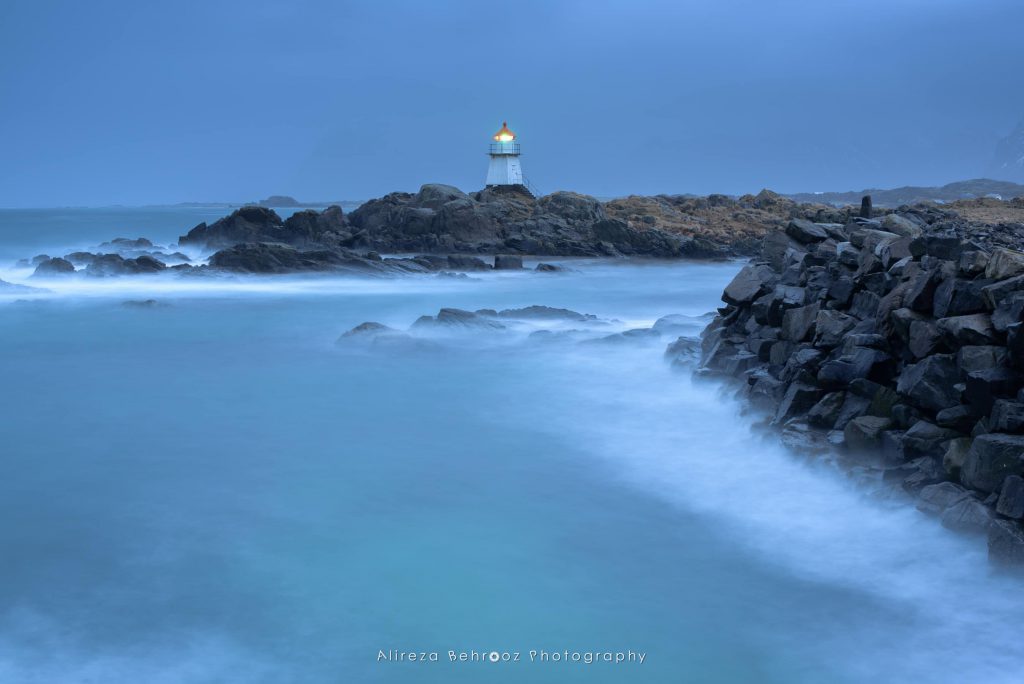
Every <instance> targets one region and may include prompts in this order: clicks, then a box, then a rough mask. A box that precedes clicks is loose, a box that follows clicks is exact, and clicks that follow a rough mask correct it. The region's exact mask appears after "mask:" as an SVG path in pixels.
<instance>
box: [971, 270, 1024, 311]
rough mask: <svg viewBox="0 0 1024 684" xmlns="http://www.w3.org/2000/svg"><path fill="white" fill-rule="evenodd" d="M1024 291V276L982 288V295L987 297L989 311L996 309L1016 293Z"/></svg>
mask: <svg viewBox="0 0 1024 684" xmlns="http://www.w3.org/2000/svg"><path fill="white" fill-rule="evenodd" d="M1021 291H1024V275H1019V276H1017V277H1015V278H1007V279H1006V280H1000V281H999V282H995V283H992V284H991V285H985V286H984V287H982V288H981V294H982V296H984V297H985V303H986V304H987V305H988V308H989V309H996V308H998V307H999V304H1000V303H1001V302H1002V301H1003V300H1004V299H1005V298H1006V297H1008V296H1010V295H1012V294H1013V293H1015V292H1021Z"/></svg>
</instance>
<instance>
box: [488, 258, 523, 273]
mask: <svg viewBox="0 0 1024 684" xmlns="http://www.w3.org/2000/svg"><path fill="white" fill-rule="evenodd" d="M522 267H523V257H521V256H510V255H505V254H499V255H497V256H495V257H494V269H495V270H496V271H511V270H519V269H521V268H522Z"/></svg>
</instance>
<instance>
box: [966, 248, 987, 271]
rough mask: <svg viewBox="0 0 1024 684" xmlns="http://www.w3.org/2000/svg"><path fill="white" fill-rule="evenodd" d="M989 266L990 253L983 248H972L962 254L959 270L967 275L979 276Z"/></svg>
mask: <svg viewBox="0 0 1024 684" xmlns="http://www.w3.org/2000/svg"><path fill="white" fill-rule="evenodd" d="M987 267H988V253H987V252H982V251H981V250H970V251H967V252H964V253H962V254H961V255H960V263H959V270H960V273H961V274H962V275H965V276H971V277H974V276H977V275H980V274H982V273H984V272H985V269H986V268H987Z"/></svg>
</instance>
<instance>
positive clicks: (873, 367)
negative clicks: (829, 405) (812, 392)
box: [818, 347, 892, 389]
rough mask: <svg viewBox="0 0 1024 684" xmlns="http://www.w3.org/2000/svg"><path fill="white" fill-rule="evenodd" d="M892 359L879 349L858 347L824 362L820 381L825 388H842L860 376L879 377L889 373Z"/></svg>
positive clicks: (819, 372)
mask: <svg viewBox="0 0 1024 684" xmlns="http://www.w3.org/2000/svg"><path fill="white" fill-rule="evenodd" d="M891 360H892V359H891V357H890V356H889V355H888V354H886V353H885V352H883V351H880V350H878V349H870V348H867V347H856V348H855V349H854V350H853V351H852V352H851V353H849V354H843V355H842V356H840V357H839V358H838V359H835V360H832V361H828V362H826V363H824V364H822V366H821V370H819V371H818V382H819V383H820V384H821V386H822V387H825V388H830V389H841V388H843V387H846V386H848V385H849V384H850V383H851V382H853V381H854V380H856V379H858V378H879V377H880V376H882V375H886V374H887V369H888V368H889V367H890V366H891Z"/></svg>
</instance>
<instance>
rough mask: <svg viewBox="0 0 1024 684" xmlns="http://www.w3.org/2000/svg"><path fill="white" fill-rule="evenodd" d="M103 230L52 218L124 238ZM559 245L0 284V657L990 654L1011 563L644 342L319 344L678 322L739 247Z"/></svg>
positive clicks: (566, 666) (25, 662) (967, 660)
mask: <svg viewBox="0 0 1024 684" xmlns="http://www.w3.org/2000/svg"><path fill="white" fill-rule="evenodd" d="M3 216H4V215H3V214H0V220H5V219H3ZM182 218H183V219H185V218H186V217H184V216H183V217H182ZM191 218H192V216H191V215H189V216H188V217H187V219H188V220H185V226H184V227H188V225H189V220H191ZM162 220H163V219H162ZM108 224H109V217H104V218H100V217H96V216H91V217H90V216H88V215H87V216H84V217H83V216H79V217H78V227H77V228H76V229H75V230H76V231H77V232H76V233H75V235H76V236H81V240H82V241H83V242H90V241H91V242H93V243H96V242H101V241H103V240H106V239H109V238H110V237H114V236H116V235H121V234H128V235H130V236H135V234H136V233H139V231H130V230H122V229H121V227H120V226H116V225H114V226H110V225H108ZM49 225H50V229H49V230H50V231H51V236H56V237H58V238H59V237H60V235H61V232H60V231H61V230H62V229H61V227H60V226H61V224H60V223H59V221H57V220H55V221H54V222H53V223H51V224H49ZM82 225H84V226H85V228H82V227H81V226H82ZM12 231H13V232H17V231H16V230H15V229H14V228H12V226H11V224H10V223H9V222H8V223H7V224H5V226H3V227H2V228H0V235H2V236H8V235H10V233H11V232H12ZM176 232H177V231H176ZM139 234H143V235H145V234H146V233H144V232H143V233H139ZM151 237H156V238H159V237H160V236H159V235H153V236H151ZM21 239H23V240H25V241H27V242H29V243H32V239H33V238H32V236H27V237H26V236H22V238H21ZM47 239H50V237H47ZM68 242H71V240H70V239H69V240H68ZM12 243H13V238H12ZM32 244H33V245H34V244H36V243H32ZM18 256H22V255H20V254H19V255H18ZM571 265H572V266H573V267H574V268H575V269H576V271H575V272H573V273H569V274H565V275H557V276H546V277H545V276H542V275H538V274H533V273H515V274H489V275H484V276H480V277H477V278H474V279H468V280H456V279H445V278H436V277H429V278H408V279H397V280H355V279H335V278H303V279H298V278H251V279H224V280H214V281H202V280H200V281H195V280H185V281H183V280H175V279H173V278H163V277H154V278H134V279H132V278H129V279H109V280H82V281H74V280H72V281H52V282H48V283H47V282H44V283H42V284H44V285H47V286H49V287H50V291H49V292H46V293H42V294H38V295H32V296H25V295H20V296H18V295H14V296H5V297H3V298H2V300H0V377H2V378H3V383H4V384H3V389H4V391H3V392H2V393H0V416H3V420H2V421H0V445H2V450H0V550H2V558H3V561H2V563H0V681H2V682H274V683H277V682H302V683H306V682H313V683H318V682H480V681H488V682H522V681H531V682H787V683H788V682H815V683H817V682H840V683H841V682H877V681H892V682H910V681H928V682H964V681H986V682H1013V681H1019V673H1020V672H1021V667H1022V666H1024V652H1022V648H1021V646H1020V645H1019V638H1018V637H1017V629H1018V625H1019V616H1020V615H1021V609H1022V607H1024V606H1022V600H1021V598H1020V597H1021V592H1020V587H1019V585H1016V584H1012V583H1010V582H1009V581H1008V580H1005V579H1002V578H999V577H994V576H991V575H990V574H989V571H988V569H987V567H986V564H985V554H984V544H983V543H980V542H979V541H978V540H972V539H963V538H960V537H957V536H954V535H952V534H951V533H949V532H947V531H945V530H944V529H943V528H941V527H940V526H939V525H938V524H937V523H936V522H935V521H933V520H931V519H929V518H926V517H925V516H923V515H921V514H919V513H918V512H917V511H915V510H914V509H913V508H912V507H910V506H907V505H906V504H904V503H901V502H891V501H890V502H886V501H877V500H875V499H873V498H871V497H870V496H868V495H866V494H865V492H864V490H861V489H858V488H857V487H855V486H854V485H853V484H852V483H850V482H849V481H848V480H847V479H845V478H844V477H843V476H841V475H838V474H836V473H834V472H832V471H831V470H830V469H829V468H827V467H825V466H819V465H815V464H813V463H806V462H804V461H801V460H798V459H795V458H794V457H792V456H791V455H789V454H787V453H786V452H784V451H783V450H782V449H781V448H779V447H778V446H777V445H776V443H775V441H774V440H772V439H770V438H769V439H764V438H762V437H760V436H758V435H757V434H756V433H754V432H752V431H751V429H750V423H751V420H752V419H751V418H750V417H749V416H746V415H744V414H743V412H742V407H741V406H740V405H739V404H737V403H735V402H734V401H733V400H732V399H730V398H729V396H728V394H726V393H725V392H723V390H722V388H721V387H719V386H718V385H717V384H715V383H711V382H694V381H693V380H692V379H691V377H690V375H689V373H687V372H678V371H673V370H672V369H671V368H669V367H668V366H667V364H666V363H665V362H664V360H663V359H662V352H663V350H664V346H665V344H666V343H667V342H668V341H669V339H671V338H660V339H656V338H649V339H636V340H632V341H629V342H618V343H583V344H580V343H578V342H577V341H575V340H576V338H571V337H570V338H567V339H566V340H564V341H562V342H558V341H556V342H552V343H543V342H539V341H537V339H536V337H533V338H531V337H529V332H530V331H531V330H532V329H534V328H535V327H537V326H538V325H541V324H537V323H534V324H523V325H522V326H520V327H517V328H515V329H512V330H507V331H472V330H469V331H464V332H461V333H458V334H455V333H453V334H428V333H422V335H423V336H424V338H425V339H427V341H428V342H429V344H427V345H423V346H419V347H412V346H409V347H387V348H379V349H366V348H362V347H359V346H352V345H348V346H339V345H337V344H335V341H336V339H337V337H338V336H339V335H340V334H341V333H342V332H344V331H345V330H347V329H349V328H351V327H352V326H354V325H357V324H358V323H361V322H363V321H366V320H375V321H380V322H382V323H385V324H388V325H392V326H394V327H398V328H402V329H404V328H406V327H408V326H409V325H410V324H411V323H412V322H413V321H414V320H415V319H416V318H417V317H418V316H420V315H422V314H434V313H436V312H437V310H438V309H439V308H440V307H442V306H455V307H460V308H466V309H477V308H482V307H487V308H497V309H501V308H506V307H517V306H525V305H531V304H545V305H550V306H560V307H568V308H571V309H575V310H578V311H584V312H588V313H593V314H595V315H597V316H599V317H600V318H601V319H602V320H603V321H605V322H604V323H602V324H587V325H584V324H558V323H545V324H543V325H555V326H556V327H561V328H578V329H581V332H580V333H579V334H578V335H579V338H580V339H593V338H598V337H601V336H604V335H607V334H611V333H614V332H617V331H621V330H625V329H629V328H635V327H646V326H650V325H651V324H652V323H653V321H654V320H655V319H657V318H658V317H660V316H662V315H665V314H670V313H677V314H683V315H686V316H690V317H692V318H691V319H690V321H691V323H690V325H689V327H688V328H687V329H684V330H683V331H682V332H687V330H689V331H690V332H695V331H696V330H697V329H699V327H700V325H701V324H702V320H701V318H700V316H702V315H703V314H705V313H706V312H708V311H709V310H712V309H713V308H714V307H715V306H716V305H717V300H718V294H719V293H720V292H721V289H722V287H723V286H724V285H725V284H726V283H727V282H728V281H729V279H730V278H731V276H732V274H733V273H734V272H735V270H736V269H737V268H738V265H737V264H728V263H726V264H692V263H672V264H665V263H647V264H638V263H626V262H601V261H581V262H571ZM23 276H24V274H23V272H22V271H19V270H17V269H13V270H12V269H6V270H4V269H0V277H3V278H4V279H5V280H19V279H21V280H20V281H21V282H25V283H32V282H34V281H32V280H30V279H24V278H23ZM142 299H154V300H156V302H157V305H156V306H151V307H137V306H129V305H125V302H126V301H134V300H142ZM392 650H397V651H405V652H416V653H420V652H426V653H428V654H429V653H431V652H436V653H437V654H438V662H429V661H428V662H408V661H405V662H389V661H387V660H383V661H382V660H379V655H380V652H381V651H383V652H385V653H387V652H388V651H392ZM451 650H454V651H456V652H467V653H469V652H471V651H476V652H478V653H481V654H483V653H486V654H489V653H491V652H492V651H497V652H499V654H503V653H506V652H507V653H509V654H510V656H509V657H510V658H512V657H514V654H515V653H517V652H518V653H519V654H520V660H519V662H498V663H491V662H487V661H484V662H478V661H470V662H455V663H452V662H450V661H449V653H448V652H449V651H451ZM531 650H534V651H546V652H548V653H554V652H559V653H561V652H564V651H569V652H570V658H571V652H579V653H581V654H582V653H590V652H598V653H605V652H608V653H613V654H614V653H623V654H628V653H629V652H631V651H632V652H634V653H643V654H644V662H643V663H642V664H641V663H639V662H621V663H614V662H612V663H608V662H603V661H598V662H593V663H590V664H587V663H585V662H582V660H581V662H573V661H572V660H569V661H568V662H564V661H559V662H554V661H550V660H548V661H544V662H539V661H534V662H531V659H530V651H531ZM538 656H539V654H538ZM581 659H582V656H581Z"/></svg>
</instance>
